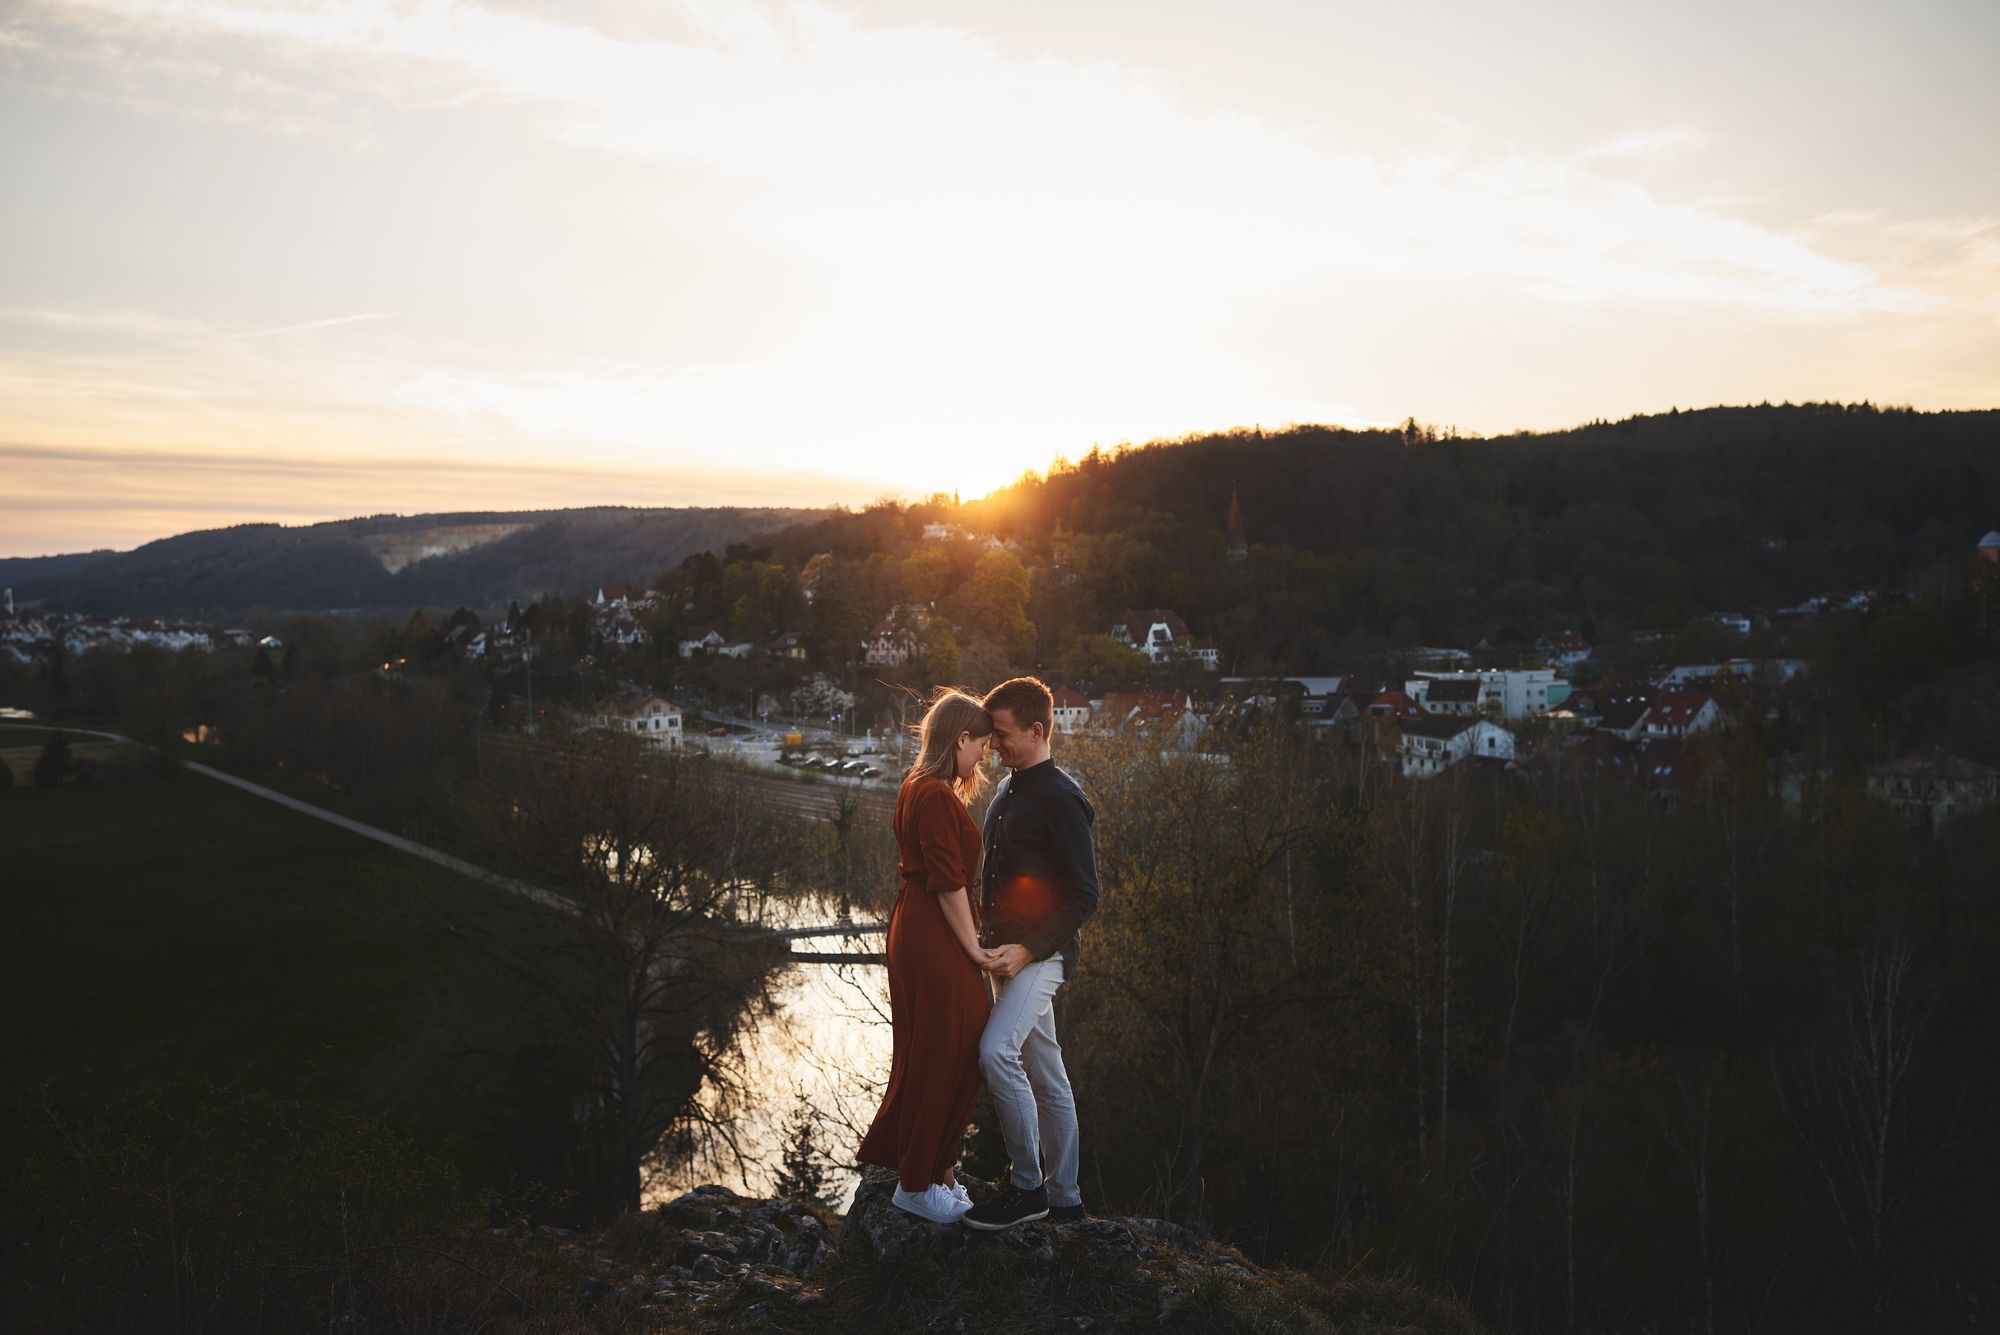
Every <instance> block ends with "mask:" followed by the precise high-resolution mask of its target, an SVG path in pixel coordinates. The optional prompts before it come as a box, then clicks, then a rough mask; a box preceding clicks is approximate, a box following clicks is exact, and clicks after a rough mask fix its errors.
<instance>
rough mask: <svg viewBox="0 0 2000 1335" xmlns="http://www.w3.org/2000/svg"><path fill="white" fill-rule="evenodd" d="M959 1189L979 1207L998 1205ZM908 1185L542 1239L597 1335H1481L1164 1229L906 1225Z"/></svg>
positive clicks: (889, 1181)
mask: <svg viewBox="0 0 2000 1335" xmlns="http://www.w3.org/2000/svg"><path fill="white" fill-rule="evenodd" d="M962 1180H963V1181H964V1182H965V1185H966V1189H967V1190H968V1192H970V1193H971V1195H972V1197H973V1199H974V1200H981V1199H984V1198H985V1197H986V1196H987V1195H989V1194H990V1193H991V1191H992V1187H991V1185H990V1184H988V1183H984V1182H981V1181H978V1180H977V1179H974V1178H969V1177H968V1178H963V1179H962ZM895 1185H896V1183H895V1177H894V1175H893V1174H891V1173H888V1172H886V1171H883V1170H880V1169H871V1170H870V1171H869V1172H868V1174H867V1176H866V1177H864V1178H863V1180H862V1182H861V1185H860V1188H859V1189H858V1190H857V1192H856V1193H855V1198H854V1204H853V1206H852V1208H851V1209H850V1210H849V1211H848V1214H847V1216H846V1218H845V1219H844V1220H842V1219H839V1218H836V1217H834V1216H831V1215H828V1214H825V1213H823V1212H822V1211H820V1210H819V1209H817V1208H816V1207H811V1206H805V1205H800V1204H797V1203H795V1202H791V1201H784V1200H756V1199H752V1198H749V1197H744V1196H739V1195H737V1194H736V1193H735V1192H733V1191H730V1190H729V1189H727V1188H726V1187H715V1186H708V1187H698V1188H696V1189H695V1190H693V1191H690V1192H688V1193H687V1194H685V1195H683V1196H681V1197H679V1198H677V1199H675V1200H673V1201H671V1202H669V1203H667V1204H666V1205H663V1206H661V1207H659V1208H658V1209H655V1210H649V1211H646V1212H644V1213H642V1214H638V1215H631V1216H627V1217H626V1218H624V1219H622V1220H620V1221H618V1222H616V1223H613V1224H612V1225H610V1226H609V1227H607V1228H606V1229H604V1230H603V1231H602V1232H600V1233H598V1234H596V1235H594V1236H592V1237H590V1238H587V1239H574V1238H571V1237H569V1236H568V1235H564V1234H559V1231H555V1230H544V1231H545V1232H549V1233H551V1234H556V1235H557V1236H554V1237H550V1238H541V1239H537V1240H538V1241H542V1242H545V1243H546V1242H551V1241H553V1242H556V1243H557V1245H558V1246H559V1248H560V1251H561V1253H562V1254H563V1255H564V1256H565V1257H566V1258H567V1260H568V1262H569V1270H570V1274H571V1276H572V1279H571V1281H570V1283H569V1286H568V1287H569V1292H570V1294H571V1301H572V1302H573V1303H574V1304H575V1306H574V1308H573V1309H572V1310H573V1311H574V1312H575V1315H576V1316H577V1317H579V1318H581V1319H582V1328H584V1329H599V1328H604V1329H612V1328H616V1329H620V1330H625V1329H630V1328H632V1326H633V1325H634V1324H637V1326H638V1328H640V1329H653V1328H658V1329H663V1330H671V1331H686V1330H690V1329H695V1330H717V1331H722V1330H730V1331H734V1330H759V1329H771V1330H784V1331H811V1330H829V1331H863V1330H865V1331H869V1332H871V1333H872V1332H878V1331H880V1332H893V1331H902V1330H908V1331H913V1332H914V1331H926V1332H927V1331H980V1330H988V1329H992V1330H1001V1331H1017V1330H1022V1331H1025V1330H1029V1329H1036V1330H1039V1329H1063V1330H1080V1331H1097V1332H1108V1331H1128V1330H1131V1331H1137V1330H1143V1331H1147V1332H1152V1331H1160V1330H1174V1331H1182V1330H1184V1331H1205V1330H1211V1329H1216V1328H1218V1326H1221V1327H1229V1328H1240V1329H1268V1330H1272V1331H1300V1332H1334V1331H1338V1332H1341V1333H1342V1335H1349V1333H1350V1332H1353V1333H1356V1335H1360V1333H1363V1332H1368V1333H1372V1332H1387V1331H1396V1332H1399V1335H1422V1333H1423V1332H1452V1333H1453V1335H1460V1333H1462V1332H1473V1331H1475V1330H1476V1327H1475V1326H1474V1325H1473V1323H1472V1322H1471V1320H1470V1318H1469V1317H1467V1316H1466V1315H1465V1313H1464V1311H1463V1309H1462V1308H1460V1307H1458V1305H1457V1304H1455V1303H1452V1302H1450V1301H1449V1300H1440V1299H1434V1298H1430V1297H1427V1296H1425V1295H1423V1294H1421V1293H1418V1292H1415V1291H1412V1290H1409V1289H1407V1288H1401V1287H1397V1286H1393V1285H1380V1286H1375V1287H1369V1286H1366V1285H1363V1286H1359V1287H1357V1286H1356V1285H1354V1284H1352V1283H1348V1284H1343V1285H1339V1286H1327V1285H1324V1284H1321V1283H1319V1282H1317V1281H1313V1280H1310V1279H1308V1278H1306V1277H1304V1276H1300V1275H1297V1274H1293V1273H1290V1272H1283V1271H1270V1270H1266V1269H1263V1268H1261V1267H1259V1266H1257V1265H1254V1264H1252V1263H1251V1262H1250V1261H1248V1260H1246V1259H1245V1258H1244V1256H1243V1255H1242V1253H1240V1252H1238V1251H1236V1250H1235V1249H1234V1248H1232V1247H1228V1246H1224V1245H1222V1244H1220V1243H1216V1242H1213V1241H1210V1240H1208V1239H1205V1238H1202V1237H1201V1236H1199V1235H1198V1234H1196V1233H1195V1232H1194V1231H1192V1230H1190V1229H1187V1228H1184V1227H1182V1226H1180V1225H1178V1224H1173V1223H1169V1222H1167V1221H1164V1220H1159V1219H1138V1218H1123V1217H1107V1218H1092V1219H1083V1220H1078V1221H1076V1222H1073V1223H1048V1222H1046V1221H1044V1222H1039V1223H1034V1224H1024V1225H1022V1226H1020V1227H1018V1228H1013V1229H1009V1230H1007V1231H1005V1232H1002V1233H982V1232H978V1231H976V1230H973V1229H968V1228H965V1227H963V1226H961V1225H957V1224H952V1225H939V1224H933V1223H930V1222H928V1221H926V1220H922V1219H918V1218H916V1217H915V1216H913V1215H909V1214H906V1213H904V1212H903V1211H901V1210H898V1209H897V1208H896V1207H895V1205H894V1204H893V1203H892V1202H891V1194H892V1192H893V1191H894V1189H895ZM606 1323H608V1324H606Z"/></svg>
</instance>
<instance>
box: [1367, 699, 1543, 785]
mask: <svg viewBox="0 0 2000 1335" xmlns="http://www.w3.org/2000/svg"><path fill="white" fill-rule="evenodd" d="M1396 753H1397V757H1398V758H1399V759H1400V760H1401V761H1402V765H1403V777H1404V778H1406V779H1428V778H1430V777H1431V776H1432V775H1434V774H1442V773H1443V772H1444V771H1446V770H1448V769H1450V768H1451V767H1452V766H1453V765H1455V764H1457V763H1458V762H1459V761H1461V760H1464V759H1465V758H1466V757H1468V756H1482V757H1487V758H1490V759H1494V760H1512V759H1513V758H1514V734H1513V733H1511V732H1509V731H1507V729H1505V728H1503V727H1501V726H1500V725H1499V724H1497V723H1495V722H1493V721H1492V720H1491V719H1484V718H1464V717H1459V716H1457V715H1452V714H1426V715H1425V716H1423V717H1422V718H1413V719H1405V720H1403V723H1402V738H1401V739H1400V740H1399V741H1398V743H1397V746H1396Z"/></svg>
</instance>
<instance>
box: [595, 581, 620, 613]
mask: <svg viewBox="0 0 2000 1335" xmlns="http://www.w3.org/2000/svg"><path fill="white" fill-rule="evenodd" d="M626 592H627V590H626V587H625V586H624V585H623V584H600V585H598V586H597V596H596V597H595V598H593V599H591V601H592V602H593V603H596V604H597V605H598V606H599V607H602V606H604V605H605V604H606V603H617V604H618V605H619V606H621V607H622V606H624V605H625V595H626Z"/></svg>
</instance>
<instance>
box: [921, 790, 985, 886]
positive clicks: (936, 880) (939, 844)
mask: <svg viewBox="0 0 2000 1335" xmlns="http://www.w3.org/2000/svg"><path fill="white" fill-rule="evenodd" d="M914 806H915V810H914V811H913V812H912V813H911V814H912V815H913V816H914V817H915V819H916V826H917V849H918V852H919V853H920V854H921V856H922V858H923V868H924V887H925V888H926V889H927V890H929V891H930V892H931V893H932V894H934V895H948V894H950V893H951V892H952V891H954V890H963V889H965V888H966V887H967V886H969V885H971V884H972V869H971V868H970V867H968V866H966V865H965V845H964V843H963V842H962V841H961V840H960V838H959V834H960V831H959V824H960V823H961V822H962V821H964V820H965V819H966V815H965V810H964V806H963V804H962V803H960V802H959V800H958V795H957V794H956V793H954V792H952V790H951V788H950V787H949V786H948V785H946V784H943V783H937V784H928V783H927V784H925V785H924V790H923V791H922V792H921V793H918V794H917V799H916V802H915V803H914Z"/></svg>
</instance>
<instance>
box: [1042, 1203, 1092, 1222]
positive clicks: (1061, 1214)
mask: <svg viewBox="0 0 2000 1335" xmlns="http://www.w3.org/2000/svg"><path fill="white" fill-rule="evenodd" d="M1088 1218H1090V1216H1089V1215H1087V1214H1085V1213H1084V1212H1083V1206H1082V1205H1051V1206H1050V1207H1049V1222H1050V1223H1051V1224H1074V1223H1076V1222H1077V1221H1078V1220H1081V1219H1088Z"/></svg>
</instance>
